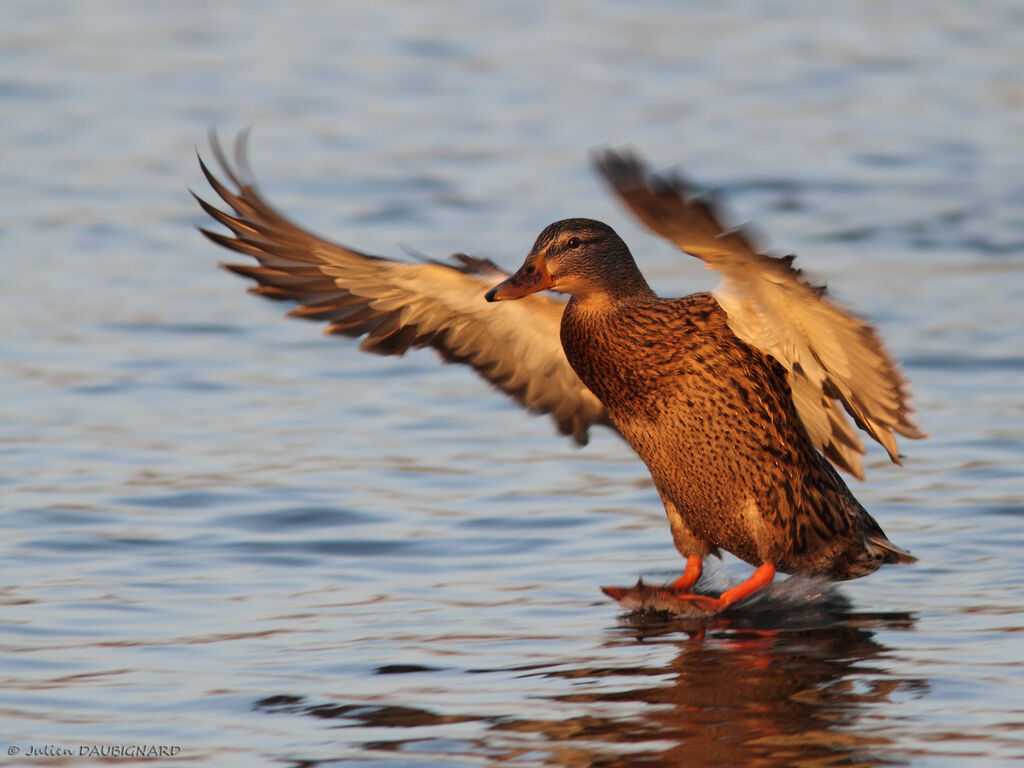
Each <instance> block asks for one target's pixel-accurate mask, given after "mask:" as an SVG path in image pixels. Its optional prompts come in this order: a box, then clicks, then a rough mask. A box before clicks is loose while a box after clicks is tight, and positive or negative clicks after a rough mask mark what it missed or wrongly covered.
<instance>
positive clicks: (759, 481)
mask: <svg viewBox="0 0 1024 768" xmlns="http://www.w3.org/2000/svg"><path fill="white" fill-rule="evenodd" d="M212 143H213V148H214V153H215V155H216V157H217V159H218V161H219V162H220V164H221V166H222V168H223V170H224V172H225V173H226V174H227V175H228V177H229V178H230V179H231V180H232V182H234V183H235V185H236V187H237V188H238V191H237V192H232V191H230V190H229V189H228V188H227V187H225V186H224V185H223V184H221V183H220V182H219V181H218V180H217V179H216V178H215V177H214V176H213V175H212V174H211V173H210V171H209V170H208V169H207V168H206V166H205V165H203V166H202V168H203V172H204V173H205V174H206V177H207V179H208V180H209V182H210V184H211V186H213V188H214V190H215V191H216V192H217V193H218V194H219V195H220V197H221V198H222V199H223V200H224V201H225V202H226V203H228V204H229V205H230V206H231V207H232V208H233V209H234V212H235V215H234V216H232V215H229V214H226V213H224V212H223V211H220V210H219V209H217V208H214V207H213V206H211V205H209V204H208V203H206V202H204V201H202V200H200V201H199V202H200V204H201V205H202V206H203V208H204V210H206V211H207V212H208V213H209V214H210V215H211V216H213V218H215V219H216V220H218V221H220V222H221V223H222V224H224V225H225V226H227V227H228V228H229V229H230V230H231V232H232V234H233V235H234V237H229V236H225V235H221V234H218V233H214V232H209V231H206V230H203V232H204V233H205V234H206V235H207V236H208V237H209V238H210V239H212V240H213V241H214V242H216V243H218V244H220V245H223V246H225V247H227V248H231V249H233V250H235V251H239V252H241V253H244V254H247V255H249V256H253V257H255V258H256V259H257V261H258V262H259V266H244V265H228V268H229V269H231V270H232V271H234V272H237V273H239V274H241V275H244V276H246V277H250V278H254V279H255V280H257V282H258V285H257V287H255V288H254V289H253V290H254V291H255V292H256V293H259V294H261V295H264V296H267V297H270V298H275V299H291V300H296V301H298V302H299V303H300V305H301V306H300V307H299V308H297V309H295V310H293V311H292V312H291V313H290V314H293V315H296V316H300V317H305V318H309V319H315V320H325V321H328V323H329V324H328V326H327V328H326V331H327V332H328V333H340V334H344V335H348V336H355V337H358V336H364V335H365V337H366V338H365V339H364V341H363V343H362V345H361V347H362V348H364V349H369V350H371V351H376V352H382V353H385V354H399V355H400V354H403V353H404V352H405V350H406V349H408V348H409V347H410V346H415V347H421V346H425V345H429V346H433V347H435V348H436V349H438V350H439V351H440V352H441V354H442V356H443V357H444V358H445V359H446V360H447V361H452V362H464V363H468V364H470V365H472V366H473V367H474V368H475V369H476V370H477V371H478V372H480V373H481V375H483V376H484V377H485V378H487V379H488V380H489V381H490V382H491V383H493V384H494V385H495V386H497V387H499V388H500V389H502V390H504V391H505V392H506V393H508V394H510V395H512V396H513V397H515V398H516V399H517V400H519V401H520V402H521V403H522V404H524V405H525V406H527V407H528V408H530V409H531V410H535V411H542V412H547V413H551V414H552V416H553V417H554V419H555V421H556V423H557V424H558V426H559V428H560V429H561V430H562V431H563V432H566V433H568V434H572V435H573V436H575V438H576V439H577V441H578V442H580V443H584V442H586V437H587V429H588V427H589V426H590V425H591V424H594V423H603V424H609V425H611V426H613V427H614V428H616V429H617V430H618V431H619V432H620V433H621V435H622V436H623V437H624V438H625V439H626V440H627V441H628V442H629V444H630V445H631V446H632V447H633V449H634V450H635V451H636V452H637V453H638V454H639V455H640V457H641V458H642V459H643V460H644V462H645V463H646V464H647V467H648V469H649V470H650V472H651V476H652V478H653V479H654V483H655V486H656V487H657V489H658V493H659V494H660V496H661V499H662V501H663V503H664V505H665V510H666V512H667V513H668V519H669V524H670V526H671V529H672V536H673V539H674V541H675V545H676V547H677V549H678V550H679V551H680V553H682V555H683V556H684V557H685V558H686V569H685V571H684V573H683V575H682V576H681V577H680V578H679V579H677V580H676V581H675V582H673V583H672V584H670V585H668V586H667V587H665V588H663V589H661V590H656V591H658V592H660V593H661V594H662V596H668V597H670V598H671V599H672V600H674V601H676V602H677V603H685V604H687V605H690V606H692V607H693V608H695V609H697V610H699V611H707V612H715V611H720V610H722V609H724V608H725V607H727V606H729V605H731V604H732V603H735V602H737V601H738V600H741V599H743V598H744V597H746V596H748V595H750V594H752V593H753V592H755V591H756V590H758V589H760V588H761V587H763V586H764V585H766V584H768V583H769V582H770V581H771V580H772V578H773V577H774V575H775V573H776V571H782V572H784V573H794V572H796V573H805V574H812V575H820V576H826V577H830V578H834V579H852V578H857V577H859V576H864V575H866V574H868V573H871V572H873V571H875V570H877V569H878V568H879V567H880V566H881V565H883V564H885V563H898V562H902V563H911V562H914V558H913V557H911V556H910V555H909V554H908V553H906V552H905V551H903V550H902V549H900V548H899V547H897V546H895V545H894V544H892V543H891V542H890V541H889V540H888V539H887V538H886V536H885V534H884V533H883V532H882V529H881V528H880V527H879V525H878V523H876V522H875V520H874V519H873V518H872V517H871V516H870V515H869V514H868V513H867V511H865V509H864V508H863V507H862V506H861V505H860V504H859V503H858V502H857V500H856V499H855V498H854V497H853V494H852V493H851V492H850V490H849V489H848V488H847V487H846V484H845V483H844V482H843V480H842V479H841V478H840V477H839V474H838V473H837V472H836V471H835V470H834V469H833V468H832V466H830V464H829V461H831V462H832V463H833V464H835V465H836V466H837V467H839V468H840V469H843V470H845V471H847V472H850V473H851V474H853V475H855V476H856V477H858V478H861V479H863V470H862V466H861V459H860V456H861V454H863V453H864V446H863V444H862V443H861V441H860V439H859V438H858V436H857V433H856V431H855V430H854V429H853V427H852V426H851V425H850V423H849V421H848V420H847V418H846V416H845V415H844V414H843V413H842V411H841V410H840V408H839V407H838V406H837V403H838V404H841V405H842V407H843V408H844V409H845V410H846V411H847V412H848V413H849V414H850V415H851V416H853V418H854V421H855V422H856V423H857V425H858V426H859V427H860V428H861V429H863V430H864V431H866V432H867V433H868V434H869V435H871V437H873V438H874V439H876V440H878V441H879V442H880V443H881V444H882V445H884V446H885V448H886V450H887V451H888V453H889V456H890V457H891V458H892V460H893V461H894V462H897V463H898V462H899V454H898V452H897V447H896V440H895V437H894V435H893V433H894V432H898V433H900V434H902V435H904V436H907V437H912V438H920V437H924V436H925V435H924V433H922V432H921V431H920V430H919V429H918V428H917V427H916V426H915V425H914V423H913V421H912V420H911V411H910V408H909V405H908V395H907V391H906V390H907V384H906V382H905V380H904V379H903V378H902V376H901V375H900V373H899V372H898V370H897V368H896V366H895V364H894V363H893V361H892V360H891V359H890V358H889V356H888V355H887V354H886V352H885V350H884V349H883V348H882V345H881V343H880V342H879V340H878V337H877V336H876V334H875V332H874V329H873V328H872V327H871V326H870V325H868V324H867V323H865V322H864V321H862V320H859V319H858V318H856V317H854V316H853V315H851V314H850V313H849V312H848V311H847V310H845V309H844V308H843V307H841V306H839V305H837V304H835V303H834V302H832V301H831V300H830V299H828V298H827V297H826V295H825V291H824V289H823V288H821V287H817V286H814V285H811V284H809V283H808V282H806V281H805V280H804V279H803V278H802V276H801V273H800V271H799V270H796V269H794V268H793V266H792V261H793V257H791V256H789V257H785V258H776V257H772V256H767V255H764V254H761V253H759V252H758V250H757V249H756V247H754V245H753V244H752V243H751V240H750V238H749V237H748V236H747V235H745V234H744V233H743V232H742V231H739V230H732V231H726V230H725V229H723V227H722V226H721V224H720V223H719V221H718V218H717V217H716V215H715V213H714V211H713V210H712V209H711V207H710V205H709V204H708V203H707V202H705V201H703V200H701V199H697V198H693V197H691V196H689V195H688V194H687V190H686V188H685V186H684V185H683V184H682V183H681V182H680V181H679V180H678V179H677V178H675V177H659V176H652V175H650V174H648V173H646V171H645V170H644V168H643V167H642V165H641V164H640V162H639V161H638V160H637V159H636V158H634V157H633V156H631V155H628V154H618V153H615V152H611V151H607V152H604V153H603V154H602V155H601V156H600V157H599V158H598V167H599V169H600V170H601V172H602V173H603V174H604V175H605V177H606V178H607V179H608V181H609V182H610V183H611V186H612V188H613V189H614V190H615V191H616V192H617V193H618V194H619V195H620V196H621V197H622V198H623V200H624V201H625V202H626V203H627V205H629V207H630V208H631V209H632V210H633V211H634V213H636V214H637V215H638V216H639V218H640V219H641V220H642V221H643V222H644V223H645V224H647V225H648V226H649V227H650V228H651V229H652V230H654V231H655V232H657V233H658V234H661V235H663V236H665V237H667V238H669V239H670V240H672V241H673V242H674V243H675V244H676V245H677V246H678V247H679V248H681V249H682V250H683V251H686V252H687V253H690V254H693V255H695V256H698V257H699V258H701V259H703V260H704V261H705V262H706V263H707V265H708V266H709V267H711V268H714V269H717V270H718V271H719V272H720V273H721V274H722V276H723V284H722V286H721V287H720V288H719V289H718V290H717V291H715V292H714V294H710V293H698V294H693V295H691V296H686V297H683V298H678V299H663V298H659V297H658V296H657V295H656V294H655V293H654V292H653V291H652V290H651V289H650V287H649V286H648V285H647V282H646V281H645V280H644V278H643V276H642V275H641V274H640V271H639V270H638V269H637V266H636V264H635V262H634V261H633V258H632V256H631V255H630V252H629V249H628V248H627V247H626V245H625V243H624V242H623V241H622V240H621V239H620V238H619V237H618V235H616V234H615V232H614V231H613V230H612V229H611V228H610V227H608V226H607V225H605V224H602V223H601V222H598V221H593V220H591V219H566V220H563V221H559V222H556V223H554V224H552V225H550V226H549V227H547V228H546V229H545V230H544V231H543V232H542V233H541V234H540V236H539V237H538V238H537V241H536V243H535V244H534V246H533V249H532V250H531V251H530V254H529V255H528V256H527V258H526V261H525V263H524V264H523V266H522V267H521V268H520V269H519V271H518V272H516V273H515V274H514V275H512V276H511V277H509V276H508V275H507V274H505V273H502V272H501V271H500V270H498V269H497V267H495V266H494V265H493V264H491V263H490V262H486V261H481V260H477V259H472V258H470V257H467V256H459V257H458V260H459V263H458V265H446V264H440V263H437V262H426V263H422V264H409V263H403V262H396V261H391V260H387V259H381V258H379V257H374V256H368V255H366V254H362V253H359V252H357V251H353V250H351V249H348V248H345V247H343V246H339V245H335V244H333V243H329V242H327V241H324V240H322V239H320V238H318V237H316V236H315V235H312V234H310V233H309V232H307V231H305V230H303V229H301V228H299V227H297V226H296V225H294V224H293V223H291V222H290V221H289V220H287V219H286V218H284V217H283V216H281V215H280V214H278V213H277V212H276V211H274V209H272V208H271V207H270V206H268V205H267V204H266V203H265V202H264V201H263V200H262V198H261V197H260V196H259V194H258V193H257V192H256V189H255V187H254V186H253V185H252V184H251V182H249V181H248V180H246V181H242V180H240V179H239V176H238V174H237V173H236V171H234V170H233V169H232V168H231V166H230V165H229V164H228V163H227V161H226V159H225V158H224V156H223V153H222V152H221V150H220V148H219V145H218V144H217V142H216V140H214V141H213V142H212ZM236 164H237V165H238V166H239V167H240V168H242V169H245V168H246V165H245V156H244V143H243V142H242V141H239V144H238V148H237V163H236ZM500 277H503V278H506V279H504V280H503V281H502V282H500V284H498V285H496V286H495V287H493V288H491V289H490V290H489V291H486V298H487V300H488V301H490V302H494V301H499V300H506V299H520V300H521V301H519V302H514V303H505V304H499V305H495V304H486V303H484V302H483V301H481V296H482V295H483V294H484V293H485V290H486V287H487V286H488V285H492V284H493V283H494V281H495V280H497V279H499V278H500ZM545 289H551V290H554V291H559V292H563V293H567V294H570V297H571V298H570V299H569V302H568V304H565V305H562V304H561V303H559V302H557V301H555V300H554V299H552V298H550V297H548V296H544V295H534V294H536V293H537V292H538V291H542V290H545ZM559 331H560V332H559ZM556 333H558V336H556ZM559 337H560V339H561V344H560V345H559V344H558V338H559ZM819 451H820V452H819ZM826 459H827V460H826ZM720 549H724V550H727V551H729V552H732V553H733V554H735V555H737V556H738V557H740V558H741V559H743V560H745V561H747V562H748V563H751V564H753V565H755V566H757V570H756V571H755V573H754V574H753V576H751V578H750V579H748V580H747V581H746V582H744V583H743V584H741V585H739V586H737V587H733V588H732V589H729V590H727V591H726V592H724V593H723V594H722V595H721V596H720V597H717V598H712V597H708V596H704V595H698V594H694V593H692V592H691V591H690V590H691V588H692V587H693V586H694V584H696V582H697V580H698V579H699V578H700V575H701V569H702V563H703V559H704V558H705V557H706V556H707V555H708V554H710V553H715V552H717V551H718V550H720ZM606 591H607V592H608V594H610V595H611V596H613V597H616V598H624V597H627V596H628V592H629V591H628V590H623V589H618V588H608V589H607V590H606Z"/></svg>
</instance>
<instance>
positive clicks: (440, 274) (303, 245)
mask: <svg viewBox="0 0 1024 768" xmlns="http://www.w3.org/2000/svg"><path fill="white" fill-rule="evenodd" d="M210 144H211V147H212V151H213V155H214V157H215V159H216V160H217V163H218V165H219V166H220V169H221V172H222V173H223V175H224V177H225V178H226V179H227V180H228V181H229V182H230V186H229V184H225V183H224V182H222V181H221V180H220V179H218V178H217V176H215V175H214V173H213V172H212V171H211V170H210V168H209V167H208V166H207V164H206V163H205V162H203V160H202V158H200V159H199V165H200V168H201V169H202V172H203V175H204V176H205V177H206V180H207V182H208V183H209V184H210V187H211V188H212V189H213V191H214V192H216V193H217V195H218V196H219V197H220V198H221V200H223V201H224V203H226V204H227V205H228V206H229V207H230V208H231V211H232V212H231V213H229V212H227V211H224V210H221V209H219V208H217V207H216V206H214V205H212V204H210V203H208V202H207V201H205V200H203V199H201V198H199V197H198V196H195V195H194V196H195V197H196V200H198V202H199V205H200V206H201V207H202V209H203V210H204V211H205V212H206V213H207V214H208V215H209V216H210V217H211V218H212V219H214V220H215V221H216V222H218V223H219V224H221V225H223V226H224V227H225V228H226V229H227V230H228V231H229V233H230V234H224V233H222V232H215V231H212V230H208V229H204V228H200V231H201V232H202V233H203V234H204V235H205V236H206V237H208V238H209V239H210V240H212V241H213V242H214V243H216V244H217V245H220V246H223V247H224V248H227V249H229V250H232V251H235V252H237V253H241V254H243V255H245V256H250V257H252V258H254V259H255V260H256V262H257V263H256V264H226V265H224V266H225V267H226V268H227V269H228V270H230V271H232V272H234V273H235V274H237V275H240V276H242V277H245V278H249V279H251V280H255V281H256V285H255V286H254V287H253V288H252V289H250V290H251V291H252V292H254V293H256V294H258V295H261V296H265V297H266V298H269V299H277V300H287V301H294V302H297V303H298V306H297V307H296V308H294V309H293V310H291V311H290V312H289V313H288V314H289V315H290V316H292V317H300V318H304V319H308V320H316V321H320V322H325V323H327V325H326V328H325V332H326V333H330V334H341V335H344V336H350V337H355V338H358V337H360V336H363V337H364V338H363V339H362V342H361V343H360V345H359V346H360V349H363V350H365V351H370V352H375V353H378V354H386V355H402V354H404V353H405V352H406V351H407V350H408V349H409V348H415V347H424V346H431V347H434V348H435V349H436V350H437V351H438V352H440V354H441V356H442V357H443V358H444V359H445V360H446V361H449V362H459V363H465V364H468V365H470V366H472V367H473V368H474V369H476V371H477V372H478V373H480V375H481V376H483V377H484V378H485V379H486V380H487V381H489V382H490V383H491V384H493V385H494V386H495V387H497V388H498V389H501V390H502V391H504V392H505V393H506V394H508V395H510V396H511V397H513V398H514V399H515V400H517V401H518V402H519V403H521V404H522V405H524V406H525V407H526V408H528V409H529V410H531V411H535V412H539V413H548V414H550V415H551V416H552V418H553V419H554V421H555V423H556V424H557V426H558V428H559V429H560V430H561V431H562V432H564V433H566V434H568V435H571V436H573V437H574V438H575V439H576V441H577V442H578V443H580V444H585V443H586V442H587V438H588V430H589V427H590V426H591V425H593V424H604V425H607V426H611V422H610V420H609V417H608V413H607V412H606V411H605V409H604V406H602V405H601V403H600V402H599V401H598V399H597V398H596V397H595V396H594V395H593V393H592V392H590V390H589V389H587V388H586V387H585V386H584V385H583V383H582V382H581V381H580V380H579V378H578V377H577V376H576V374H575V372H574V371H573V370H572V368H571V367H570V366H569V363H568V361H567V360H566V358H565V353H564V352H563V351H562V346H561V343H560V341H559V324H560V322H561V317H562V310H563V308H564V304H562V303H561V302H559V301H557V300H555V299H552V298H551V297H550V296H546V295H534V296H530V297H528V298H526V299H524V300H522V301H515V302H501V303H497V304H492V303H488V302H486V301H484V293H486V291H487V290H488V289H489V288H490V287H491V286H492V285H493V284H494V283H496V282H498V281H499V280H502V279H504V278H505V277H507V276H508V275H507V274H506V273H504V272H502V271H501V270H500V269H498V268H497V267H496V266H495V265H494V264H492V263H491V262H490V261H487V260H484V259H475V258H472V257H469V256H465V255H461V254H460V255H457V256H456V257H455V261H454V263H441V262H433V261H426V262H424V263H409V262H401V261H394V260H391V259H384V258H381V257H379V256H371V255H370V254H366V253H362V252H360V251H356V250H354V249H351V248H346V247H345V246H342V245H338V244H336V243H332V242H329V241H327V240H324V239H322V238H320V237H318V236H317V235H314V234H312V233H311V232H309V231H307V230H305V229H303V228H302V227H300V226H298V225H296V224H294V223H293V222H292V221H290V220H289V219H288V218H286V217H285V216H283V215H281V214H280V213H278V212H277V211H276V210H274V209H273V208H272V207H271V206H270V205H269V204H268V203H267V202H266V201H265V200H264V199H263V198H262V196H261V195H260V193H259V192H258V191H257V189H256V186H255V184H254V183H252V182H250V181H248V179H250V178H251V177H252V175H251V172H250V171H249V166H248V162H247V159H246V134H245V133H242V134H240V135H239V137H238V139H237V141H236V143H235V160H234V163H233V164H232V163H231V162H229V161H228V159H227V157H226V156H225V154H224V151H223V150H222V148H221V146H220V142H219V141H218V140H217V137H216V135H214V134H213V133H211V136H210ZM232 187H233V189H232Z"/></svg>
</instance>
